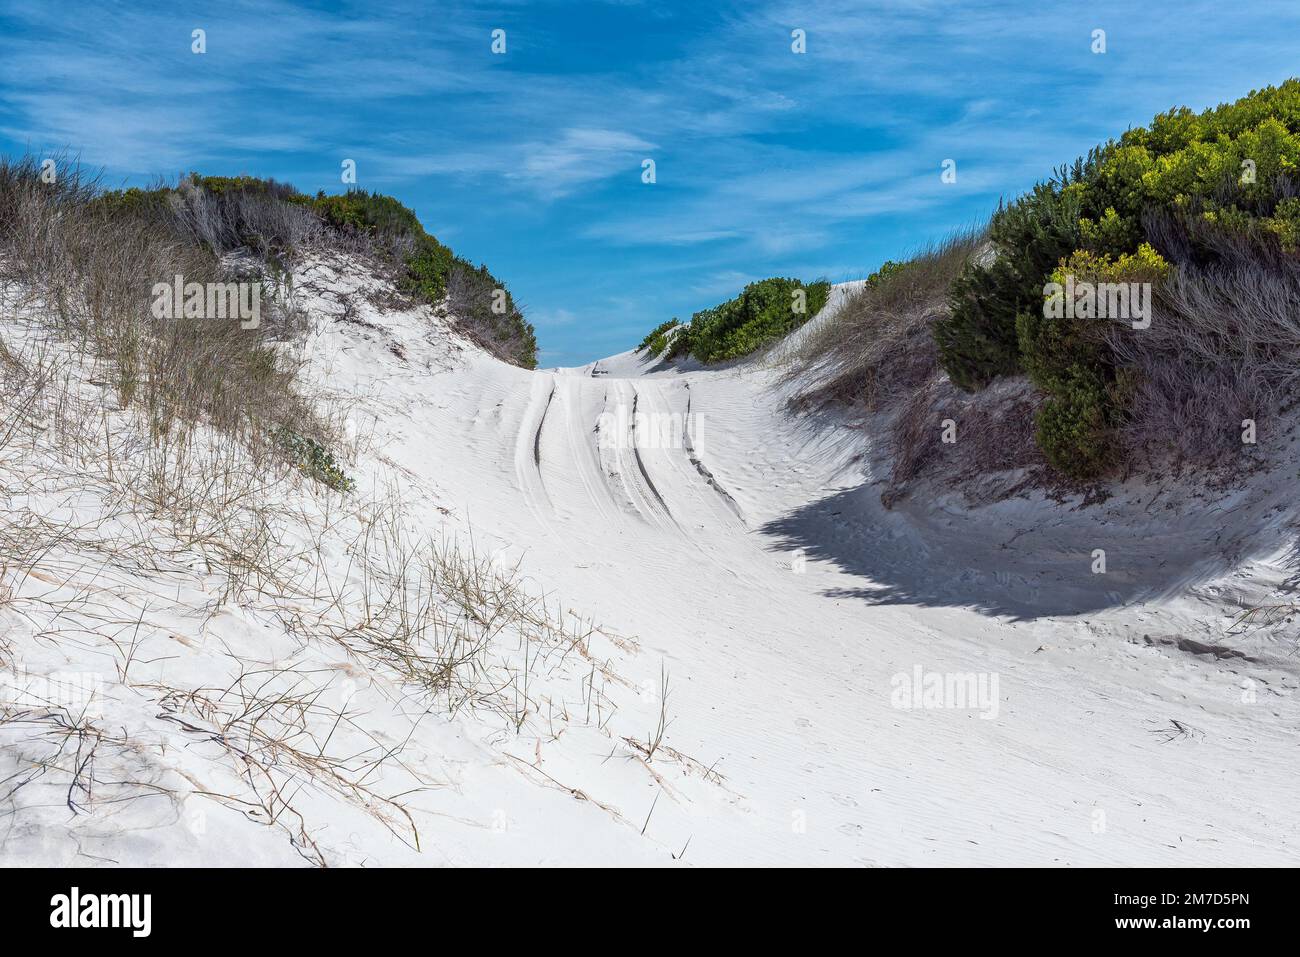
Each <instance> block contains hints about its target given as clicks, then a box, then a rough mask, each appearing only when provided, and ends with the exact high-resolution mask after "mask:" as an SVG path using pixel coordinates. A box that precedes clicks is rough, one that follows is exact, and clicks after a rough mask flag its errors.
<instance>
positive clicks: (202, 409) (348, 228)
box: [0, 157, 536, 492]
mask: <svg viewBox="0 0 1300 957" xmlns="http://www.w3.org/2000/svg"><path fill="white" fill-rule="evenodd" d="M322 250H331V251H342V252H355V253H362V254H365V255H367V256H368V257H370V258H371V260H372V261H378V262H388V263H389V264H390V265H391V266H392V267H393V271H394V272H395V273H396V276H397V280H398V282H399V284H401V285H403V286H404V288H405V290H406V291H407V292H408V293H409V294H411V295H413V296H416V297H417V298H420V299H424V300H426V301H428V302H431V303H442V302H444V301H445V302H446V303H447V306H448V308H449V310H450V311H451V312H452V313H453V314H454V315H455V317H456V318H457V320H458V321H459V323H460V325H461V326H462V327H463V328H464V329H465V330H466V331H467V332H469V333H470V334H471V335H472V336H474V337H475V338H477V339H478V340H479V341H481V342H483V343H484V344H485V345H486V346H487V347H488V348H490V349H493V350H494V351H496V352H497V354H498V355H501V356H502V357H503V358H506V359H508V360H509V361H513V362H516V363H518V364H520V365H526V366H530V367H531V366H534V365H535V364H536V358H535V355H536V340H535V339H534V337H533V332H532V327H531V326H529V325H527V323H525V322H524V321H523V318H522V316H521V314H520V312H519V310H518V309H517V308H516V307H515V305H514V303H513V301H512V300H511V299H510V297H509V293H508V292H505V290H504V288H503V287H502V286H501V284H500V283H499V282H497V281H496V280H495V279H494V278H493V277H492V276H491V274H490V273H488V271H487V270H486V269H485V268H484V267H474V266H472V265H470V264H469V263H468V262H466V261H464V260H463V259H460V258H458V257H456V256H455V255H454V254H453V253H452V252H451V250H449V249H448V248H447V247H445V246H443V245H442V244H440V243H438V242H437V240H435V239H434V238H433V237H432V236H429V235H428V234H427V233H425V232H424V230H423V228H422V227H421V226H420V224H419V222H418V220H417V219H416V218H415V216H414V214H413V213H411V212H410V210H408V209H406V208H405V207H404V206H402V205H401V204H400V203H397V202H396V201H395V200H392V199H390V198H387V197H378V196H373V195H370V194H364V193H349V194H345V195H344V196H341V197H327V196H323V195H318V196H316V197H309V196H305V195H303V194H301V193H298V192H297V191H296V190H294V189H293V187H291V186H288V185H286V184H282V183H277V182H275V181H274V180H261V179H255V178H252V177H246V176H241V177H207V176H201V175H199V174H197V173H196V174H191V175H189V176H187V177H184V178H182V179H181V180H180V181H179V182H177V183H175V184H174V185H168V184H159V185H157V186H154V187H151V188H143V189H142V188H132V189H126V190H103V189H102V188H101V187H100V185H99V183H98V181H97V180H96V178H95V177H93V176H87V175H86V174H85V173H84V172H83V171H82V170H81V169H80V168H78V167H77V166H76V165H75V164H72V163H69V162H66V161H61V162H56V163H55V164H54V166H53V167H52V168H51V167H49V166H48V165H47V164H42V163H39V162H38V161H37V160H35V159H33V158H30V157H29V158H25V159H19V160H7V159H0V283H13V284H14V285H15V286H16V287H17V288H18V289H20V290H21V291H22V294H23V295H24V296H26V297H27V298H28V299H29V301H30V302H31V304H32V309H31V312H30V315H31V316H32V317H35V318H31V319H30V320H29V321H31V322H35V323H38V324H39V325H40V327H41V330H40V331H41V334H42V335H49V334H52V335H53V336H54V337H56V338H57V339H61V340H63V341H64V342H67V343H71V344H72V345H73V347H74V348H75V349H76V351H77V352H78V353H79V354H81V355H83V356H85V357H87V358H88V359H90V360H91V361H92V362H94V363H95V364H96V365H98V367H99V369H101V370H102V372H98V378H99V379H102V380H103V382H104V383H105V385H106V387H108V388H110V389H111V390H112V393H111V394H113V395H114V397H115V399H116V402H117V404H118V405H119V406H120V407H121V408H123V409H133V410H137V411H138V412H139V413H140V416H141V419H142V421H144V422H145V423H147V428H148V431H149V433H150V434H151V435H152V436H153V438H154V440H155V441H156V442H157V443H158V444H159V447H165V448H169V449H172V450H176V449H183V448H186V447H187V446H188V444H189V443H190V440H191V437H192V436H193V435H194V434H195V433H196V430H199V429H207V428H212V429H215V430H217V431H218V432H219V433H221V434H224V435H225V436H226V437H228V438H230V439H233V440H234V442H235V443H236V444H238V445H239V446H242V447H244V448H246V449H248V450H251V451H252V452H253V453H254V454H255V455H257V456H261V455H263V454H265V455H269V456H271V457H273V458H275V459H279V460H280V461H287V463H288V464H289V465H291V466H293V467H296V468H298V469H299V470H301V471H303V472H304V473H305V474H308V475H310V476H312V477H313V478H316V479H318V480H319V481H321V482H323V483H324V484H326V485H328V486H329V487H331V488H333V489H335V490H337V491H344V492H346V491H350V490H351V489H352V483H351V481H350V480H349V479H348V478H347V477H346V476H345V475H344V474H343V473H342V471H341V468H340V466H339V464H338V463H337V462H336V461H335V460H334V457H333V453H332V452H331V451H330V448H331V447H334V448H337V446H338V443H339V442H340V440H341V435H340V434H339V432H338V430H337V429H336V428H335V427H334V425H333V423H332V422H331V421H330V420H329V418H328V417H327V416H326V414H325V413H324V412H322V411H321V408H322V407H321V406H320V404H319V403H318V402H317V401H316V397H315V396H313V395H312V394H310V392H309V390H308V389H307V387H306V384H305V382H304V381H303V380H302V379H301V377H300V375H299V369H298V367H297V366H296V364H295V362H296V360H294V359H293V358H292V357H293V356H295V355H297V354H298V352H297V351H296V350H292V349H284V348H281V346H282V345H283V344H286V343H292V342H295V341H298V340H300V339H301V337H302V335H303V333H304V332H305V329H306V324H305V321H304V318H305V317H303V316H302V315H301V314H300V313H298V312H297V311H295V310H294V308H293V307H292V306H291V304H290V303H291V301H292V300H291V299H290V298H288V297H285V296H282V295H280V294H279V291H278V289H277V280H276V279H275V277H276V276H277V275H278V274H279V273H281V272H282V271H287V270H288V268H289V267H290V266H291V265H292V263H293V261H294V260H295V259H297V258H299V257H301V256H302V255H304V254H307V253H311V252H314V251H322ZM236 251H239V253H240V255H237V256H232V255H231V254H232V253H235V252H236ZM250 253H251V256H250V255H249V254H250ZM250 269H251V270H252V274H253V275H255V276H257V277H261V278H262V281H261V283H260V284H259V285H258V286H254V287H252V289H255V290H260V293H254V292H251V291H250V290H249V289H248V288H247V287H239V286H236V285H235V283H236V282H237V281H240V280H246V279H248V278H249V276H248V275H246V273H247V271H248V270H250ZM268 273H269V274H270V277H271V280H272V281H269V282H268V281H266V278H265V277H266V276H267V274H268ZM176 277H183V279H182V281H183V283H184V284H185V285H187V286H188V285H189V284H199V285H200V286H201V287H203V288H204V289H205V290H206V292H207V297H208V298H207V303H206V304H205V305H206V306H207V309H210V308H211V304H212V303H213V302H214V299H213V298H212V297H213V295H214V293H213V291H212V290H213V288H214V287H216V288H218V289H224V290H231V289H234V290H235V291H236V294H237V296H243V297H248V296H250V295H252V296H260V298H258V299H257V301H256V306H257V316H258V321H257V322H244V321H233V320H235V319H236V318H239V319H241V320H242V319H247V318H248V317H247V316H238V317H237V316H234V315H229V314H228V313H227V311H226V310H225V309H224V308H221V311H219V312H218V313H216V315H218V316H225V317H226V320H230V321H214V319H213V317H212V316H210V315H208V314H207V309H200V310H198V312H200V313H203V314H202V315H199V314H192V315H191V314H187V311H186V310H185V309H182V308H181V307H180V306H179V304H178V305H177V307H176V308H174V309H173V308H164V307H160V305H159V298H158V291H159V287H160V286H166V287H169V289H170V287H172V286H173V283H174V282H175V281H176ZM240 301H241V302H242V300H240ZM248 305H250V306H251V305H252V302H251V299H250V300H249V303H248ZM503 307H504V308H503ZM241 308H242V307H241Z"/></svg>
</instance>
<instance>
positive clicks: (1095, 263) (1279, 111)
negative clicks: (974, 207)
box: [934, 79, 1300, 477]
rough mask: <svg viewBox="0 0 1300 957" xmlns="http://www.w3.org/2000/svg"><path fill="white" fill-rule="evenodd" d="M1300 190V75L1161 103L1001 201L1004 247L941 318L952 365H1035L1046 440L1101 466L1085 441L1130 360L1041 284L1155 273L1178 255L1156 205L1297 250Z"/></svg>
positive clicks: (956, 378) (986, 374)
mask: <svg viewBox="0 0 1300 957" xmlns="http://www.w3.org/2000/svg"><path fill="white" fill-rule="evenodd" d="M1297 193H1300V80H1294V79H1293V80H1288V81H1286V82H1285V83H1283V84H1281V85H1280V86H1277V87H1267V88H1265V89H1262V90H1258V91H1255V92H1252V93H1251V94H1250V95H1249V96H1246V97H1244V98H1242V99H1240V100H1238V101H1236V102H1235V103H1227V104H1223V105H1221V106H1218V107H1215V108H1214V109H1210V110H1206V111H1204V112H1202V113H1194V112H1192V111H1191V110H1189V109H1187V108H1185V107H1180V108H1177V109H1173V110H1170V111H1168V112H1166V113H1162V114H1160V115H1159V116H1157V117H1155V118H1154V119H1153V120H1152V122H1151V124H1150V126H1148V127H1139V128H1137V129H1132V130H1129V131H1128V132H1126V133H1125V134H1124V135H1123V136H1121V137H1120V138H1119V139H1118V140H1112V141H1110V142H1109V143H1107V144H1105V145H1104V146H1101V147H1099V148H1097V149H1095V150H1093V151H1092V152H1091V153H1089V155H1088V156H1087V157H1086V158H1082V159H1079V160H1077V161H1076V162H1075V163H1074V164H1072V165H1071V166H1068V167H1063V168H1062V169H1060V170H1058V171H1057V173H1056V175H1055V176H1054V177H1053V178H1052V179H1051V180H1048V181H1047V182H1045V183H1040V184H1039V185H1038V186H1036V187H1035V188H1034V190H1033V191H1031V192H1030V193H1028V194H1026V195H1025V196H1023V197H1021V198H1020V199H1019V200H1017V201H1016V202H1014V203H1012V204H1010V205H1008V206H1005V207H1003V208H1001V209H999V210H998V212H997V213H996V214H995V215H994V217H993V220H992V222H991V224H990V227H989V239H990V241H991V242H992V244H993V247H994V249H995V251H996V253H997V257H996V259H995V260H994V261H993V262H991V263H988V264H985V265H975V264H972V265H970V266H968V267H967V269H966V270H965V272H964V273H963V274H962V276H961V277H959V278H958V280H957V281H956V282H955V283H954V285H953V289H952V295H951V299H950V310H949V315H948V316H947V317H946V318H945V319H943V320H942V321H940V322H938V323H936V325H935V330H934V331H935V340H936V343H937V345H938V347H939V354H940V357H941V360H942V362H943V365H944V368H945V369H946V370H947V372H948V374H949V376H950V377H951V379H952V381H953V382H954V383H956V384H957V385H959V386H961V387H963V388H966V389H978V388H981V387H982V386H984V385H985V384H987V383H988V382H989V381H990V380H992V379H993V378H996V377H997V376H999V375H1006V374H1008V373H1012V372H1027V373H1028V374H1029V375H1030V376H1031V377H1032V378H1033V379H1034V381H1035V382H1036V383H1038V384H1039V385H1040V386H1041V387H1042V388H1044V389H1045V390H1046V391H1047V392H1048V395H1049V404H1048V407H1047V409H1046V410H1045V412H1044V416H1043V417H1042V418H1041V419H1040V432H1039V439H1040V442H1042V443H1043V444H1044V448H1045V450H1046V449H1047V447H1048V444H1049V442H1048V441H1047V440H1046V439H1045V436H1044V429H1045V428H1046V431H1047V432H1049V433H1051V435H1052V438H1051V440H1050V443H1051V445H1052V447H1053V448H1055V449H1057V450H1058V451H1059V449H1060V448H1062V447H1063V446H1070V447H1071V448H1072V451H1071V453H1070V454H1068V455H1060V454H1054V455H1051V456H1049V457H1051V458H1053V461H1057V462H1058V464H1061V463H1065V465H1063V466H1062V467H1063V468H1065V470H1066V471H1067V472H1070V473H1071V474H1073V475H1076V476H1080V477H1082V476H1086V475H1095V474H1096V473H1097V470H1098V469H1099V468H1101V467H1102V464H1103V463H1104V462H1106V461H1109V460H1110V457H1108V456H1106V455H1100V454H1093V451H1092V450H1085V449H1083V448H1082V444H1081V443H1087V442H1091V441H1100V439H1099V438H1098V436H1099V435H1100V433H1099V432H1098V429H1102V430H1103V431H1104V429H1105V428H1107V427H1109V424H1113V423H1114V422H1116V421H1118V419H1119V418H1120V417H1122V416H1123V414H1124V409H1123V408H1122V407H1121V406H1122V402H1123V401H1124V399H1123V397H1124V396H1125V395H1127V391H1126V390H1122V389H1116V388H1115V383H1116V382H1117V381H1118V378H1119V373H1120V372H1121V371H1122V370H1116V369H1115V368H1114V365H1115V363H1114V361H1113V357H1112V356H1111V354H1110V352H1109V350H1108V349H1107V348H1106V346H1105V344H1104V342H1103V341H1102V339H1101V337H1100V336H1099V335H1097V334H1096V330H1089V329H1087V328H1086V327H1084V326H1081V325H1079V321H1078V320H1074V321H1072V322H1067V323H1064V324H1062V323H1061V321H1060V320H1049V319H1045V317H1044V315H1043V313H1042V311H1041V305H1042V297H1041V289H1042V287H1043V286H1044V285H1045V284H1046V283H1047V282H1050V281H1052V280H1053V278H1056V279H1057V280H1058V281H1059V280H1060V279H1063V278H1064V277H1065V276H1067V275H1073V276H1074V278H1075V280H1076V281H1079V280H1087V281H1091V282H1098V283H1100V282H1150V283H1153V284H1155V285H1158V284H1159V282H1160V281H1161V280H1162V279H1163V278H1164V277H1165V276H1166V275H1167V273H1168V270H1169V269H1170V268H1171V267H1170V264H1169V263H1168V262H1166V261H1165V259H1164V258H1162V256H1161V252H1162V251H1160V250H1157V249H1155V248H1153V247H1152V246H1150V245H1149V244H1147V243H1146V236H1145V234H1144V228H1143V222H1144V215H1145V214H1147V213H1148V212H1149V211H1152V210H1155V211H1164V212H1165V213H1174V214H1177V215H1181V216H1186V217H1193V218H1200V219H1204V220H1207V221H1210V222H1213V223H1215V224H1216V225H1217V227H1219V228H1226V229H1229V230H1232V231H1236V232H1240V233H1249V234H1252V235H1255V236H1261V237H1268V236H1271V237H1275V239H1276V241H1277V242H1278V243H1279V244H1280V245H1281V247H1282V248H1283V249H1284V250H1287V251H1296V250H1300V198H1296V194H1297ZM1164 252H1165V253H1168V251H1167V250H1165V251H1164ZM1085 321H1086V320H1085ZM1044 423H1047V425H1046V426H1044Z"/></svg>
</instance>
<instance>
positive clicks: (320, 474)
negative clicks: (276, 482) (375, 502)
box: [271, 428, 357, 492]
mask: <svg viewBox="0 0 1300 957" xmlns="http://www.w3.org/2000/svg"><path fill="white" fill-rule="evenodd" d="M271 441H272V442H273V443H274V444H275V446H276V448H278V449H279V450H280V451H281V452H283V453H284V455H285V456H286V457H287V458H288V460H289V462H290V464H292V465H293V466H294V468H296V469H298V470H299V471H300V472H302V473H303V474H304V475H306V476H307V477H308V478H312V479H315V480H316V481H317V482H320V483H321V484H323V485H327V486H328V487H330V488H332V489H333V490H334V491H336V492H351V491H353V490H354V489H355V488H356V487H357V483H356V482H354V481H353V480H352V479H350V478H348V476H347V475H346V474H344V472H343V469H342V468H341V467H340V466H339V464H338V462H336V461H335V460H334V455H333V453H331V452H330V451H329V450H328V449H326V448H325V446H323V445H321V444H320V443H319V442H317V441H316V440H315V439H312V438H307V437H306V436H302V435H299V434H298V433H296V432H294V431H292V430H291V429H287V428H281V429H277V430H276V431H275V432H274V433H273V434H272V436H271Z"/></svg>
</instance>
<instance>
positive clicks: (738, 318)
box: [691, 278, 831, 363]
mask: <svg viewBox="0 0 1300 957" xmlns="http://www.w3.org/2000/svg"><path fill="white" fill-rule="evenodd" d="M830 288H831V287H830V283H828V282H825V281H820V282H814V283H810V284H808V285H805V284H804V283H802V282H800V281H799V280H797V279H779V278H773V279H763V280H761V281H759V282H752V283H750V284H749V285H748V286H746V287H745V288H744V290H743V291H742V292H741V293H740V295H739V296H737V297H736V298H735V299H729V300H727V301H726V302H724V303H721V304H720V305H717V306H714V307H713V308H712V309H705V310H702V311H700V312H697V313H695V315H693V316H692V317H691V355H693V356H695V358H697V359H699V360H700V361H701V362H706V363H707V362H722V361H724V360H726V359H736V358H739V357H740V356H747V355H749V354H750V353H751V352H754V351H756V350H758V349H759V348H761V347H763V346H765V345H767V344H769V343H771V342H775V341H776V340H777V339H780V338H781V337H782V336H784V335H786V334H787V333H789V332H792V331H794V330H795V329H797V328H799V326H801V325H803V324H804V323H805V322H807V321H808V320H809V319H811V318H812V317H813V316H815V315H816V314H817V313H818V312H819V311H821V308H822V306H824V305H826V298H827V296H829V295H830Z"/></svg>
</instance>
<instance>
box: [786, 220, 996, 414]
mask: <svg viewBox="0 0 1300 957" xmlns="http://www.w3.org/2000/svg"><path fill="white" fill-rule="evenodd" d="M982 242H983V231H982V230H978V229H972V230H966V231H963V232H960V233H957V234H955V235H953V236H951V237H949V238H948V239H945V240H944V241H943V242H940V243H937V244H935V245H933V246H931V247H929V248H927V249H924V250H922V251H921V252H920V253H918V254H917V255H916V256H915V257H913V258H912V259H910V260H908V261H907V262H902V263H897V262H892V261H891V262H886V263H885V264H884V265H882V266H881V267H880V269H879V270H877V271H876V272H874V273H872V274H871V275H870V276H868V277H867V280H866V282H865V283H864V284H863V285H862V286H861V287H860V288H858V289H857V290H855V291H854V292H852V293H850V294H849V295H848V296H847V298H846V299H845V301H844V303H843V305H842V306H841V307H840V309H839V310H838V312H836V314H835V318H834V320H833V321H831V322H828V323H826V324H825V325H824V326H822V327H821V328H819V329H817V330H816V331H815V332H813V333H812V334H811V335H810V336H809V337H808V338H807V339H806V340H805V341H804V343H803V344H802V346H801V347H800V348H799V350H798V351H797V352H796V353H795V356H794V358H795V359H796V362H795V364H794V366H793V367H792V368H793V369H795V370H797V371H798V372H800V373H801V379H802V380H803V381H804V382H805V383H806V382H812V383H814V384H813V385H812V386H811V387H810V388H806V389H805V390H804V391H803V392H801V393H800V396H799V398H798V399H797V404H798V405H800V406H802V407H805V408H806V407H811V406H817V405H822V404H824V403H826V402H862V403H864V404H865V405H866V407H867V408H868V409H869V410H872V411H876V410H878V409H880V408H882V407H883V406H884V405H885V404H887V403H889V402H892V401H895V400H899V399H902V398H905V397H906V396H907V395H909V394H911V393H912V392H913V391H915V390H916V389H918V388H920V387H922V386H923V385H925V383H926V382H928V381H929V380H930V379H931V378H933V377H934V376H936V375H938V374H939V358H938V352H937V349H936V346H935V342H934V338H933V336H932V333H931V329H932V326H933V324H934V322H935V319H936V318H937V317H938V316H940V315H941V314H942V312H943V309H944V303H945V300H946V298H947V296H948V289H949V286H950V285H951V284H952V282H953V280H954V278H955V277H956V276H957V275H958V274H959V272H960V271H961V269H962V267H963V266H964V265H965V263H966V262H967V261H968V260H969V259H970V258H971V257H972V256H973V255H974V254H975V252H976V251H977V249H978V248H979V247H980V245H981V243H982Z"/></svg>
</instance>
